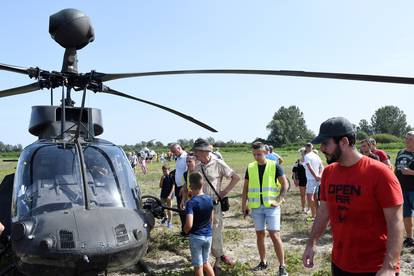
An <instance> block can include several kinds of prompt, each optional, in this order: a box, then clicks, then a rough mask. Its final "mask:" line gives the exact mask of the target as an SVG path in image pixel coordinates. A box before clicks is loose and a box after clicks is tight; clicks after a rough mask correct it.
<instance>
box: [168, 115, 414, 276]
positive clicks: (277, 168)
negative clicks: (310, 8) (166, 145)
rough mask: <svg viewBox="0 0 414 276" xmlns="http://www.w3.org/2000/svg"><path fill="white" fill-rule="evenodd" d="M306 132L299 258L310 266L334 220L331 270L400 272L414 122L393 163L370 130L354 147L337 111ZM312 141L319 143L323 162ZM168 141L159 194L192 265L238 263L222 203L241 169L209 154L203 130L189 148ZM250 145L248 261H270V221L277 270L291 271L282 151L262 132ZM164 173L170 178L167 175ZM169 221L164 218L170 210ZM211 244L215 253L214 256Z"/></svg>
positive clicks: (413, 208) (410, 211)
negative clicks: (251, 243) (304, 220)
mask: <svg viewBox="0 0 414 276" xmlns="http://www.w3.org/2000/svg"><path fill="white" fill-rule="evenodd" d="M311 142H312V143H307V144H306V145H305V146H304V147H303V148H301V149H299V151H298V152H299V159H298V160H297V161H296V162H295V164H294V166H293V169H292V173H293V174H292V178H293V181H294V183H295V185H296V186H297V187H298V188H299V190H300V197H301V210H302V212H303V213H306V214H308V215H309V217H308V221H313V223H312V227H311V233H310V237H309V240H308V242H307V244H306V247H305V249H304V254H303V264H304V266H305V267H313V265H314V254H315V246H316V242H317V240H318V239H319V238H320V236H321V235H323V233H324V232H325V230H326V229H327V228H330V229H331V231H332V237H333V248H332V263H331V265H332V274H333V275H336V276H337V275H398V274H399V257H400V252H401V249H402V246H403V245H404V246H405V247H414V239H413V230H412V228H413V220H412V217H413V216H414V131H410V132H408V133H407V136H406V138H405V144H406V148H405V149H403V150H401V151H400V152H398V154H397V157H396V161H395V166H392V164H391V161H390V157H389V155H388V154H387V153H386V152H384V151H382V150H380V149H377V147H376V142H375V140H374V139H372V138H371V139H365V140H363V141H360V142H359V147H357V146H358V145H357V141H356V135H355V131H354V128H353V126H352V124H351V123H350V122H349V121H348V120H347V119H345V118H342V117H336V118H331V119H329V120H327V121H325V122H324V123H322V124H321V127H320V131H319V135H318V136H317V137H316V138H315V139H314V140H313V141H311ZM314 144H321V145H320V150H321V152H322V153H323V154H324V155H325V157H326V161H327V163H328V166H327V167H325V168H324V166H323V162H322V160H321V158H320V157H319V155H318V151H317V150H316V149H314V147H313V145H314ZM170 151H171V152H173V154H174V157H175V160H176V161H175V162H176V168H175V170H173V171H172V172H170V171H169V168H168V167H167V166H166V165H164V166H163V177H162V178H161V180H160V187H161V190H162V191H161V198H162V200H163V202H165V204H167V205H168V206H171V200H172V198H173V196H174V195H175V197H176V201H177V206H178V207H179V208H180V209H181V210H182V213H181V215H180V218H181V234H182V235H183V236H185V237H188V238H189V241H190V252H191V256H192V265H193V266H194V271H195V274H196V275H203V273H204V272H205V273H206V274H207V275H220V272H221V267H222V265H223V264H226V265H230V266H232V265H234V264H235V262H234V261H233V260H232V259H231V258H230V257H229V256H228V255H227V254H226V253H225V252H224V249H223V238H222V230H223V206H222V205H224V203H223V200H224V199H225V198H226V196H227V195H228V193H229V192H230V191H231V190H232V189H233V188H234V187H235V185H236V184H237V183H238V182H239V181H240V176H238V175H237V174H236V172H235V171H234V170H233V169H232V168H230V167H229V166H228V165H227V164H226V162H225V161H224V160H223V159H222V157H221V156H220V157H218V156H217V155H216V154H213V150H212V146H211V145H210V144H209V143H208V142H207V141H206V140H204V139H197V140H196V141H195V143H194V146H193V148H192V151H191V152H188V153H187V152H186V151H184V150H183V149H182V148H181V146H180V145H179V144H172V145H171V146H170ZM252 155H253V160H252V162H251V163H249V164H246V165H247V166H246V167H247V169H246V171H245V175H244V185H243V189H242V210H241V211H242V213H243V215H244V216H251V217H252V219H253V222H254V227H255V233H256V243H257V249H258V253H259V256H258V257H259V259H258V264H257V266H255V267H252V271H260V270H266V269H267V267H268V264H267V258H266V247H265V237H266V234H265V231H266V230H267V232H268V236H269V237H270V240H271V241H272V243H273V248H274V251H275V255H276V257H277V260H278V263H279V270H278V275H288V271H287V270H288V268H287V266H286V263H285V258H284V247H283V242H282V239H281V236H280V229H281V209H280V208H281V205H282V203H283V202H284V201H285V196H286V192H287V190H288V180H287V179H286V176H285V173H284V170H283V167H282V166H281V165H282V164H283V163H284V160H283V158H282V157H281V156H280V155H278V154H276V153H275V152H274V151H273V148H272V147H271V146H268V145H265V144H263V143H260V142H256V143H254V144H253V145H252ZM167 175H168V177H169V178H170V180H169V181H166V180H165V177H167ZM224 178H226V179H228V184H227V185H224V181H223V179H224ZM164 183H165V187H168V189H167V190H168V191H166V190H165V189H164ZM172 183H174V184H172ZM282 221H283V220H282ZM165 223H166V226H167V227H170V223H171V215H170V214H167V217H166V220H165ZM404 229H405V236H406V237H405V239H403V237H404ZM210 254H212V256H213V257H214V259H215V261H214V264H213V265H212V266H211V265H210V264H209V262H208V257H209V255H210Z"/></svg>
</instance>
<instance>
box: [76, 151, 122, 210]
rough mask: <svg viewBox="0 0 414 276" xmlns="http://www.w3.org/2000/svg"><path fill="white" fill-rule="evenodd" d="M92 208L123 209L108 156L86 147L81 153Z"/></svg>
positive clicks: (118, 188) (119, 191) (117, 184)
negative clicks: (83, 159)
mask: <svg viewBox="0 0 414 276" xmlns="http://www.w3.org/2000/svg"><path fill="white" fill-rule="evenodd" d="M83 155H84V158H85V165H86V176H87V181H88V185H87V186H88V187H89V189H90V193H89V194H90V198H89V200H90V202H91V205H92V206H99V207H124V204H123V200H122V195H121V190H120V187H119V183H118V181H117V179H116V174H115V173H114V168H113V165H112V163H111V161H110V159H109V157H108V155H107V154H106V153H105V152H104V151H103V150H101V149H99V148H97V147H94V146H88V147H86V148H85V150H84V152H83Z"/></svg>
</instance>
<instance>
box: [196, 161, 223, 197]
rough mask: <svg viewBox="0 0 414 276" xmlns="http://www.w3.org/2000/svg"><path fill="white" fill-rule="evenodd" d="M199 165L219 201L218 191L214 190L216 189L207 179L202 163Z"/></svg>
mask: <svg viewBox="0 0 414 276" xmlns="http://www.w3.org/2000/svg"><path fill="white" fill-rule="evenodd" d="M200 167H201V172H202V173H203V175H204V178H205V179H206V181H207V183H208V185H210V187H211V189H213V191H214V193H215V194H216V196H217V197H218V199H219V200H220V201H221V197H220V195H219V193H218V192H217V191H216V189H215V188H214V186H213V184H211V182H210V181H209V180H208V178H207V176H206V174H205V173H204V169H203V165H200Z"/></svg>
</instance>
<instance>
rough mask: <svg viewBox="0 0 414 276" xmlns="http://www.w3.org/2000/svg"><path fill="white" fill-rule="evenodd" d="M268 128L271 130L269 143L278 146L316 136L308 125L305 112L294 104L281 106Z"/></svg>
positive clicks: (307, 139)
mask: <svg viewBox="0 0 414 276" xmlns="http://www.w3.org/2000/svg"><path fill="white" fill-rule="evenodd" d="M267 129H268V130H270V134H269V136H268V138H267V140H268V143H270V144H272V145H275V146H277V147H279V146H282V145H286V144H292V143H297V142H304V141H309V140H310V139H312V137H314V134H313V133H312V131H310V130H309V129H308V128H307V127H306V122H305V118H304V116H303V112H302V111H300V109H299V108H298V107H297V106H294V105H292V106H289V107H288V108H286V107H284V106H282V107H281V108H279V110H278V111H277V112H276V113H275V114H274V115H273V119H272V120H271V121H270V123H269V124H268V125H267Z"/></svg>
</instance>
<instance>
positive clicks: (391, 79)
mask: <svg viewBox="0 0 414 276" xmlns="http://www.w3.org/2000/svg"><path fill="white" fill-rule="evenodd" d="M183 74H246V75H271V76H291V77H309V78H325V79H342V80H356V81H371V82H387V83H401V84H414V78H410V77H398V76H381V75H363V74H347V73H326V72H307V71H291V70H246V69H205V70H174V71H154V72H141V73H119V74H106V73H98V72H95V73H94V76H93V77H94V78H95V79H96V80H99V81H102V82H104V81H111V80H116V79H123V78H134V77H147V76H161V75H183Z"/></svg>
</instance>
